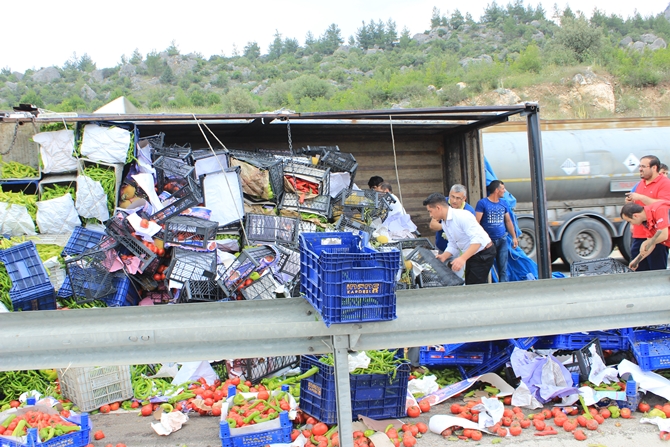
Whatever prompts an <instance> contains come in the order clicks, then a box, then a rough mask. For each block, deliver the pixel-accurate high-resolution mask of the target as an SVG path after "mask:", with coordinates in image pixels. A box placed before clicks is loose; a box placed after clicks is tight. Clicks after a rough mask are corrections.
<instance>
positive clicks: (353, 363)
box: [348, 351, 370, 372]
mask: <svg viewBox="0 0 670 447" xmlns="http://www.w3.org/2000/svg"><path fill="white" fill-rule="evenodd" d="M348 360H349V372H352V371H354V370H356V369H358V368H363V369H367V367H368V366H369V365H370V357H368V355H367V354H366V353H365V351H360V352H355V353H352V354H349V356H348Z"/></svg>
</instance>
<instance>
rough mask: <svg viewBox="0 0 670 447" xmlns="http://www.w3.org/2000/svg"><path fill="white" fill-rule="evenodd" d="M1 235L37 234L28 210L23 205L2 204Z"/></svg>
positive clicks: (0, 214)
mask: <svg viewBox="0 0 670 447" xmlns="http://www.w3.org/2000/svg"><path fill="white" fill-rule="evenodd" d="M0 233H1V234H9V235H10V236H21V235H24V234H27V235H29V236H34V235H35V234H37V232H36V231H35V224H34V223H33V219H31V217H30V214H28V209H27V208H26V207H25V206H23V205H11V204H9V203H6V202H0Z"/></svg>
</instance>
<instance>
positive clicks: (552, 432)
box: [535, 425, 558, 436]
mask: <svg viewBox="0 0 670 447" xmlns="http://www.w3.org/2000/svg"><path fill="white" fill-rule="evenodd" d="M557 434H558V432H557V431H556V429H554V427H553V426H551V425H549V426H548V427H547V428H545V429H544V430H542V431H539V432H536V433H535V436H550V435H557Z"/></svg>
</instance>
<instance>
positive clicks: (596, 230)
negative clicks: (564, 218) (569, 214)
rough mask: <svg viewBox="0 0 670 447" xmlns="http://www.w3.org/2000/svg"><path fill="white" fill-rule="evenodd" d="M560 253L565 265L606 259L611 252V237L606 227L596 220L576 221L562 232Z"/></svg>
mask: <svg viewBox="0 0 670 447" xmlns="http://www.w3.org/2000/svg"><path fill="white" fill-rule="evenodd" d="M561 252H562V253H561V259H563V262H564V263H565V264H566V265H572V263H574V262H577V261H586V260H589V259H598V258H606V257H608V256H609V255H610V253H611V252H612V236H611V235H610V232H609V231H608V230H607V227H606V226H605V225H603V224H602V223H600V222H598V221H597V220H595V219H588V218H584V219H578V220H576V221H574V222H572V223H571V224H570V225H568V228H567V229H566V230H565V232H563V236H562V237H561Z"/></svg>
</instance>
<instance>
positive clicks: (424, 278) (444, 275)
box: [405, 247, 465, 287]
mask: <svg viewBox="0 0 670 447" xmlns="http://www.w3.org/2000/svg"><path fill="white" fill-rule="evenodd" d="M405 259H406V260H408V261H412V262H413V263H415V264H417V265H418V266H419V267H420V268H421V273H420V274H419V275H418V276H417V281H418V283H419V287H446V286H461V285H463V284H465V281H464V280H463V278H460V277H459V276H458V275H456V273H454V271H453V270H451V268H450V267H449V266H448V265H447V264H445V263H444V262H440V261H439V260H438V259H437V258H436V257H435V255H434V254H433V253H432V252H431V251H429V250H427V249H425V248H423V247H417V248H415V249H414V250H412V252H411V253H410V254H409V255H407V257H406V258H405Z"/></svg>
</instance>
